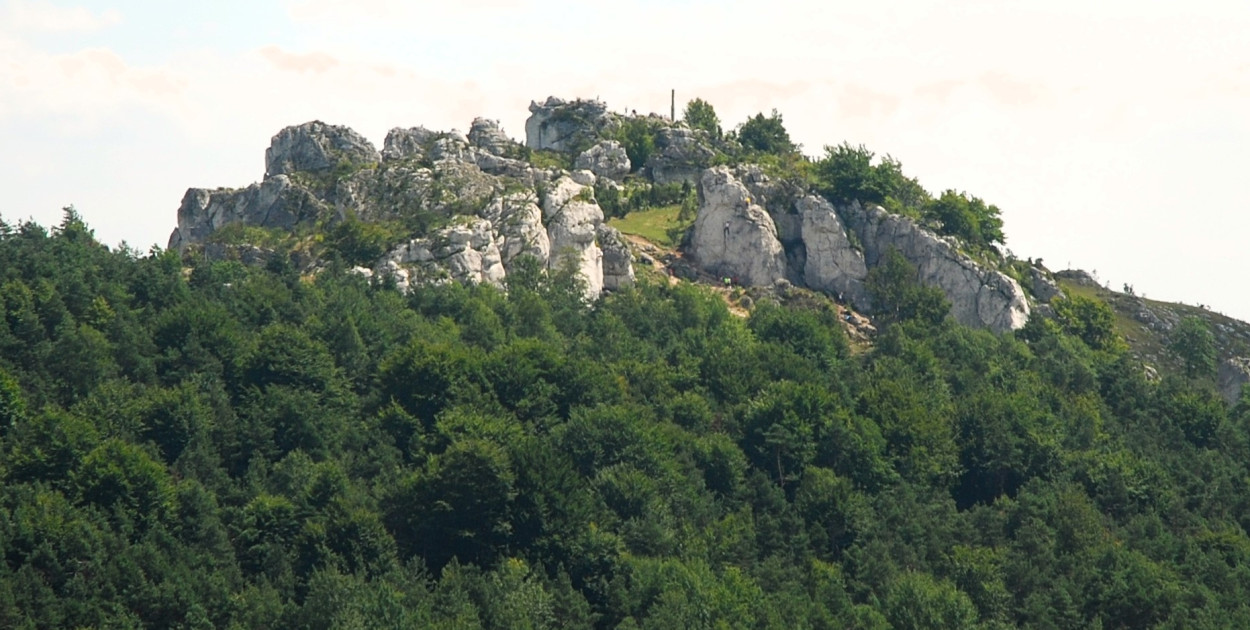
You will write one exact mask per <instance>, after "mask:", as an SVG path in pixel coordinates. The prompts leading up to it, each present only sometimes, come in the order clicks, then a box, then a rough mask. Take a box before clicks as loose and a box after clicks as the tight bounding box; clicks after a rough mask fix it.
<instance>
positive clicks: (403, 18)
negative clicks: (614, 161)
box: [0, 0, 1250, 320]
mask: <svg viewBox="0 0 1250 630" xmlns="http://www.w3.org/2000/svg"><path fill="white" fill-rule="evenodd" d="M1247 33H1250V2H1245V1H1244V0H1241V1H1237V2H1233V1H1229V2H1219V1H1215V0H1171V1H1167V2H1160V1H1154V0H1132V1H1128V0H1124V1H1121V0H1098V1H1097V2H1091V1H1089V0H1079V1H1077V0H1044V1H1042V0H1036V1H1035V0H942V1H938V0H897V1H891V0H878V1H866V0H859V1H857V2H853V3H852V2H841V1H831V0H821V1H814V2H798V1H791V0H772V1H770V2H735V1H733V0H715V1H706V2H705V1H694V2H690V1H681V0H663V1H659V0H644V1H641V2H625V1H621V2H586V1H584V0H583V1H581V2H564V1H546V0H456V1H448V0H442V1H440V2H425V1H419V0H418V1H412V0H406V1H405V0H351V1H347V0H285V1H282V0H278V1H272V2H264V1H262V0H246V1H244V0H214V1H213V2H200V3H185V2H167V1H163V0H162V1H160V2H156V1H154V0H153V1H147V0H145V1H140V0H80V1H75V0H68V1H64V2H63V1H60V0H57V1H46V0H0V190H3V191H4V192H3V194H2V195H0V216H2V217H3V218H4V219H5V220H6V221H8V222H10V223H12V222H15V221H17V220H21V219H30V218H33V219H34V220H36V221H38V222H40V223H42V224H45V225H55V224H56V223H58V222H59V221H60V217H61V208H62V207H63V206H66V205H69V204H73V205H74V206H75V207H76V208H77V209H78V211H79V212H80V213H81V214H82V216H83V217H84V218H85V219H86V220H87V222H88V223H89V224H90V225H91V226H92V227H93V228H94V229H95V231H96V235H97V236H98V237H99V238H100V239H101V240H103V241H105V242H107V243H110V244H116V243H119V242H121V241H126V242H127V243H129V244H130V245H132V246H134V247H137V248H139V249H141V250H146V249H147V248H148V247H149V246H150V245H152V244H159V245H161V246H164V245H165V243H166V241H167V239H168V235H169V232H170V231H171V230H172V229H173V227H174V225H175V223H176V211H177V208H178V203H179V201H180V200H181V198H182V195H183V192H185V190H186V189H187V188H188V187H217V186H229V187H239V186H245V185H247V184H249V183H251V182H253V181H256V180H259V179H260V178H261V177H262V176H263V174H264V151H265V148H266V147H267V146H268V145H269V139H270V138H271V137H272V136H273V135H274V134H275V133H276V132H277V131H278V130H279V129H281V128H282V127H284V126H286V125H291V124H298V123H301V122H305V121H308V120H312V119H320V120H324V121H326V122H330V123H335V124H344V125H348V126H350V127H352V128H354V129H356V130H357V131H359V132H361V133H363V134H365V135H366V136H367V137H369V138H370V139H371V140H373V141H374V143H376V144H377V145H379V146H380V145H381V143H382V139H383V138H384V137H385V135H386V132H387V130H388V129H390V128H392V127H397V126H403V127H409V126H416V125H425V126H426V127H430V128H432V129H451V128H457V129H460V130H462V131H465V130H467V129H468V127H469V123H470V122H471V121H472V119H473V118H474V117H475V116H485V117H488V118H494V119H498V120H500V121H501V122H502V124H503V126H504V130H505V131H506V132H508V133H509V134H510V135H512V136H513V137H514V138H517V139H518V140H522V141H523V140H524V121H525V118H526V117H527V116H528V111H527V106H528V104H529V102H530V101H531V100H542V99H544V98H546V97H547V96H548V95H551V94H554V95H558V96H561V97H565V98H574V97H585V98H594V97H598V98H600V99H603V100H604V101H606V102H607V103H608V106H609V107H611V108H613V109H616V110H618V111H620V110H624V109H637V110H638V111H639V112H640V113H641V112H644V111H656V112H667V111H668V106H669V90H670V89H676V90H677V96H678V102H679V107H680V106H681V104H682V103H684V102H685V101H686V100H688V99H690V98H694V97H702V98H703V99H705V100H707V101H709V102H711V103H712V105H714V106H715V108H716V110H717V112H718V113H719V114H720V117H721V120H722V121H723V122H724V123H725V125H726V126H727V127H732V126H735V125H737V124H738V123H740V122H741V121H742V120H744V119H745V118H746V117H747V116H749V115H752V114H754V113H756V112H760V111H763V112H768V111H770V110H772V109H773V108H776V109H777V110H778V111H780V112H781V113H782V115H783V117H784V120H785V124H786V127H787V128H788V129H789V131H790V134H791V136H792V137H793V138H794V139H795V140H796V141H797V142H800V143H802V145H803V148H804V151H805V152H807V153H808V154H810V155H816V154H819V153H820V152H821V149H822V147H823V146H825V145H833V144H838V143H841V142H843V141H849V142H851V143H853V144H860V143H862V144H864V145H866V146H867V147H868V148H869V149H872V150H874V151H876V152H877V153H878V154H886V153H889V154H891V155H893V156H894V157H895V158H898V159H899V160H900V161H901V162H902V164H903V169H904V171H905V172H907V173H908V174H909V175H912V176H914V177H917V178H918V179H919V180H920V183H921V184H923V185H924V186H925V187H926V188H928V189H929V190H930V191H933V192H940V191H941V190H944V189H947V188H953V189H957V190H963V191H967V192H968V193H970V194H973V195H976V196H978V197H981V198H983V199H985V200H986V201H987V202H989V203H993V204H996V205H997V206H998V207H1000V208H1001V209H1002V211H1003V216H1004V221H1005V223H1006V226H1005V229H1006V233H1007V237H1008V239H1007V245H1008V247H1009V248H1010V249H1011V250H1012V251H1013V252H1014V253H1015V254H1016V255H1017V256H1019V257H1021V258H1025V257H1034V258H1036V257H1042V258H1043V259H1044V262H1045V264H1046V265H1047V266H1048V267H1050V268H1051V269H1062V268H1065V267H1068V266H1069V265H1070V266H1072V267H1077V268H1083V269H1086V270H1090V271H1096V275H1097V276H1098V277H1099V278H1100V279H1102V280H1103V281H1105V282H1110V283H1111V284H1112V286H1113V287H1114V288H1116V289H1120V288H1121V287H1122V286H1123V285H1124V284H1125V283H1129V284H1132V285H1134V286H1135V287H1136V289H1137V291H1138V293H1142V292H1144V293H1146V294H1147V296H1148V297H1151V298H1159V299H1167V300H1174V301H1184V302H1186V303H1189V304H1198V303H1201V304H1206V305H1209V306H1210V307H1212V308H1213V309H1215V310H1218V311H1221V312H1224V313H1226V314H1229V315H1233V316H1236V317H1239V318H1241V319H1246V320H1250V291H1246V290H1245V289H1244V287H1245V286H1246V284H1245V276H1246V272H1247V271H1250V248H1247V247H1246V245H1245V241H1246V238H1247V234H1248V233H1250V229H1248V228H1250V206H1248V204H1247V202H1246V185H1247V181H1250V180H1248V178H1247V172H1248V171H1250V36H1248V35H1247Z"/></svg>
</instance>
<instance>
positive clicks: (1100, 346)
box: [1051, 295, 1119, 350]
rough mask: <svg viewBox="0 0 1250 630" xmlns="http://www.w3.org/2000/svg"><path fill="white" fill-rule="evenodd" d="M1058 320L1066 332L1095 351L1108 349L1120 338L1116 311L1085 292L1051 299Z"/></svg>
mask: <svg viewBox="0 0 1250 630" xmlns="http://www.w3.org/2000/svg"><path fill="white" fill-rule="evenodd" d="M1051 305H1052V306H1054V308H1055V319H1056V320H1057V321H1058V322H1059V325H1060V326H1061V327H1062V328H1063V330H1064V332H1066V333H1068V334H1069V335H1072V336H1074V337H1076V338H1078V339H1080V340H1081V341H1084V342H1085V345H1087V346H1089V347H1090V348H1092V349H1094V350H1107V349H1109V348H1111V347H1112V346H1114V345H1115V344H1116V343H1117V342H1118V341H1119V340H1118V338H1117V337H1116V333H1115V313H1114V312H1112V310H1111V307H1110V306H1107V304H1106V303H1104V302H1101V301H1099V300H1095V299H1093V298H1087V297H1084V296H1081V295H1072V296H1065V297H1062V298H1058V299H1055V300H1052V301H1051Z"/></svg>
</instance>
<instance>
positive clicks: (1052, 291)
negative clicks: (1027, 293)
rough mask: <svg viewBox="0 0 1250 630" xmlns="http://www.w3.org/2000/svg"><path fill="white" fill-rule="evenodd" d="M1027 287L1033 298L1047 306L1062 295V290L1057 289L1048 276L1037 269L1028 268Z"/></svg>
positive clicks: (1057, 286)
mask: <svg viewBox="0 0 1250 630" xmlns="http://www.w3.org/2000/svg"><path fill="white" fill-rule="evenodd" d="M1029 285H1030V286H1029V288H1030V289H1031V290H1032V293H1033V297H1034V298H1036V299H1037V301H1038V302H1040V303H1042V304H1049V303H1050V301H1051V300H1053V299H1055V298H1056V297H1059V296H1060V295H1063V289H1060V288H1059V285H1058V284H1056V283H1055V281H1054V280H1052V279H1051V278H1050V275H1049V274H1047V273H1046V272H1045V271H1042V270H1041V269H1038V268H1037V267H1029Z"/></svg>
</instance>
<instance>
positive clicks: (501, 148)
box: [469, 118, 519, 157]
mask: <svg viewBox="0 0 1250 630" xmlns="http://www.w3.org/2000/svg"><path fill="white" fill-rule="evenodd" d="M469 144H472V145H473V146H474V147H476V148H478V149H481V150H483V151H485V152H487V153H489V154H491V155H497V156H499V157H512V156H514V155H516V154H517V153H518V149H519V147H518V145H517V143H515V142H513V141H512V138H509V137H508V135H507V134H505V133H504V132H503V129H502V128H500V126H499V121H495V120H489V119H486V118H474V119H473V124H472V125H470V126H469Z"/></svg>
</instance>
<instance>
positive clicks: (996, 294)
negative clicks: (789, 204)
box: [841, 202, 1029, 332]
mask: <svg viewBox="0 0 1250 630" xmlns="http://www.w3.org/2000/svg"><path fill="white" fill-rule="evenodd" d="M841 215H842V218H843V219H844V220H845V222H846V224H847V227H849V228H850V230H851V231H852V232H854V233H855V234H856V235H857V236H858V237H859V241H860V243H861V244H862V245H863V248H864V261H865V262H866V263H867V265H868V267H870V268H871V267H875V266H876V265H877V264H878V263H879V262H880V261H881V260H882V259H883V258H884V257H885V255H886V253H887V252H888V251H889V250H890V249H896V250H898V252H899V253H900V254H902V255H903V257H904V258H906V259H907V261H908V262H909V263H911V264H912V265H914V266H915V267H916V269H917V272H918V274H919V280H920V282H921V283H923V284H925V285H928V286H935V287H938V288H940V289H942V291H943V292H944V293H945V294H946V297H947V298H948V299H949V300H950V301H951V315H952V316H953V317H954V318H955V320H956V321H958V322H960V323H961V324H964V325H966V326H974V327H979V328H988V329H990V330H992V331H995V332H1004V331H1009V330H1016V329H1018V328H1021V327H1023V326H1024V324H1025V322H1026V321H1028V318H1029V304H1028V301H1027V299H1026V297H1025V295H1024V290H1023V289H1021V288H1020V285H1019V284H1018V283H1017V282H1016V281H1015V280H1013V279H1012V278H1011V277H1009V276H1007V275H1006V274H1004V273H1002V272H1000V271H997V270H994V269H989V268H986V267H983V266H982V265H979V264H977V263H976V262H975V261H973V260H972V259H970V258H968V257H967V256H965V255H963V254H961V253H960V252H959V251H958V249H957V248H956V246H955V244H954V243H953V242H952V241H951V240H950V239H945V238H942V237H939V236H937V235H936V234H934V233H933V232H930V231H928V230H926V229H924V228H922V227H920V226H919V225H916V223H914V222H913V221H911V220H910V219H908V218H906V217H902V216H899V215H895V214H890V213H889V212H887V211H886V210H885V209H884V208H882V207H880V206H876V205H868V206H863V205H860V204H859V203H858V202H856V203H852V204H850V205H849V206H846V207H844V208H842V209H841Z"/></svg>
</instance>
